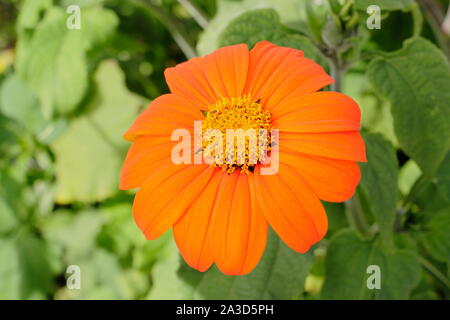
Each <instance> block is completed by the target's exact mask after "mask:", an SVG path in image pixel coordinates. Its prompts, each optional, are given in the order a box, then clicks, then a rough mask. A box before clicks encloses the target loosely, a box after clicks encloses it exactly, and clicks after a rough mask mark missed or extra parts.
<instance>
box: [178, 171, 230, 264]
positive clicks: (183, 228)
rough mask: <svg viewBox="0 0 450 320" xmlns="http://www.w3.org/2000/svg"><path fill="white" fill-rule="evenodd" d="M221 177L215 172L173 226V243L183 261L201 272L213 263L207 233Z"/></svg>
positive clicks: (219, 173) (220, 172)
mask: <svg viewBox="0 0 450 320" xmlns="http://www.w3.org/2000/svg"><path fill="white" fill-rule="evenodd" d="M212 170H213V169H212ZM223 175H224V173H223V172H222V171H221V170H219V169H216V170H215V172H214V175H213V176H212V178H211V180H210V181H209V183H208V185H207V186H206V187H205V189H204V190H203V192H202V193H201V194H200V195H199V196H198V197H197V199H196V200H195V201H194V202H193V203H192V205H191V207H190V208H189V209H188V210H187V212H186V213H185V215H184V216H183V217H182V218H181V219H180V220H178V221H177V222H176V223H175V225H174V226H173V235H174V238H175V242H176V243H177V246H178V249H179V250H180V252H181V255H182V256H183V258H184V260H185V261H186V263H187V264H188V265H190V266H191V267H192V268H194V269H197V270H199V271H202V272H203V271H205V270H207V269H208V268H209V267H210V266H211V264H212V263H213V257H212V254H211V250H210V245H209V243H208V233H209V232H210V230H211V216H212V210H213V207H214V202H215V199H216V195H217V193H218V189H219V185H220V181H221V179H222V176H223Z"/></svg>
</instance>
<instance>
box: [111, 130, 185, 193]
mask: <svg viewBox="0 0 450 320" xmlns="http://www.w3.org/2000/svg"><path fill="white" fill-rule="evenodd" d="M175 143H176V142H171V141H169V142H167V138H166V137H159V138H149V137H138V138H137V139H136V141H135V142H134V143H133V144H132V145H131V147H130V149H129V150H128V154H127V157H126V159H125V162H124V164H123V166H122V172H121V175H120V186H119V188H120V189H122V190H128V189H134V188H137V187H140V186H141V185H142V184H143V183H144V181H146V180H147V179H148V177H149V176H150V175H151V173H152V172H153V171H154V170H158V168H159V167H160V166H162V165H163V164H167V163H169V164H170V162H171V151H172V148H173V146H174V145H175Z"/></svg>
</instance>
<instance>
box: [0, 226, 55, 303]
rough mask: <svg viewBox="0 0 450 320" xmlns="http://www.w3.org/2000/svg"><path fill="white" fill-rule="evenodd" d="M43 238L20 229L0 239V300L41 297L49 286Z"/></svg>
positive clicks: (50, 279) (48, 271)
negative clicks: (15, 233) (15, 234)
mask: <svg viewBox="0 0 450 320" xmlns="http://www.w3.org/2000/svg"><path fill="white" fill-rule="evenodd" d="M47 253H48V251H47V247H46V244H45V242H44V241H42V240H41V239H38V238H36V237H35V236H34V235H32V234H31V233H29V232H27V231H23V233H22V234H19V235H18V236H17V237H16V238H0V261H2V263H0V299H45V298H46V296H47V294H49V293H50V291H51V289H52V286H53V275H52V272H51V271H52V270H51V267H50V264H49V261H48V259H47Z"/></svg>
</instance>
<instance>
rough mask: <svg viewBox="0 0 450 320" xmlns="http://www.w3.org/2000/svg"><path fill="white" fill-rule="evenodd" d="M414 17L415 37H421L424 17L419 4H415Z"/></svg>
mask: <svg viewBox="0 0 450 320" xmlns="http://www.w3.org/2000/svg"><path fill="white" fill-rule="evenodd" d="M412 16H413V37H420V34H421V33H422V28H423V15H422V11H420V7H419V5H418V4H417V3H414V4H413V7H412Z"/></svg>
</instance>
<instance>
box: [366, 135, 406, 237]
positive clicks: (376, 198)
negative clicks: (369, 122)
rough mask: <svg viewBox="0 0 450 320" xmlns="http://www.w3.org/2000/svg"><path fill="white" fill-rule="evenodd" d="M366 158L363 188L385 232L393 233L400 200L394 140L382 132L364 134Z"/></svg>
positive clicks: (381, 229) (383, 232) (386, 235)
mask: <svg viewBox="0 0 450 320" xmlns="http://www.w3.org/2000/svg"><path fill="white" fill-rule="evenodd" d="M364 142H365V143H366V149H367V162H366V163H361V164H360V166H361V175H362V177H361V184H360V186H361V188H362V189H363V190H364V191H365V193H366V195H367V200H368V202H369V205H370V207H371V209H372V210H371V211H372V213H373V214H374V216H375V219H376V221H377V223H378V226H379V228H380V232H381V233H382V236H383V237H384V238H385V239H387V238H390V237H391V236H392V232H393V227H394V221H395V214H396V212H395V208H396V202H397V194H398V192H397V175H398V164H397V157H396V155H395V150H394V148H393V147H392V144H391V143H390V142H388V141H387V140H385V139H384V138H383V137H382V136H381V135H379V134H365V135H364Z"/></svg>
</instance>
